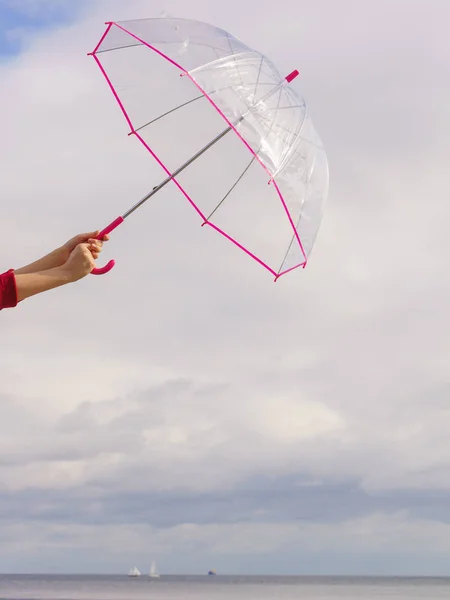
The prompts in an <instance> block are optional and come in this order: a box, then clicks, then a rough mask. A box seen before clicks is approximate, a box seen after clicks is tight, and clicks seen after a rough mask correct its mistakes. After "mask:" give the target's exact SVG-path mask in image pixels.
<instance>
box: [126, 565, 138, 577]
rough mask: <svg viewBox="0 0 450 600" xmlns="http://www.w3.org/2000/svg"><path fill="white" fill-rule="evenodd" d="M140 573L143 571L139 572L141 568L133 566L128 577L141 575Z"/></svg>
mask: <svg viewBox="0 0 450 600" xmlns="http://www.w3.org/2000/svg"><path fill="white" fill-rule="evenodd" d="M140 574H141V573H140V572H139V569H138V568H137V567H133V568H132V569H130V571H129V572H128V577H139V575H140Z"/></svg>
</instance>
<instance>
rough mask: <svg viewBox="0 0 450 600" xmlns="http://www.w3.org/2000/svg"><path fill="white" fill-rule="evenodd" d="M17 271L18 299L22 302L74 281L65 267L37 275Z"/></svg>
mask: <svg viewBox="0 0 450 600" xmlns="http://www.w3.org/2000/svg"><path fill="white" fill-rule="evenodd" d="M20 271H21V270H19V271H15V276H16V287H17V299H18V301H19V302H20V301H21V300H24V299H25V298H29V297H30V296H34V295H35V294H40V293H41V292H46V291H47V290H51V289H53V288H56V287H59V286H61V285H65V284H66V283H70V282H71V281H73V278H72V277H71V275H70V273H69V272H68V271H67V269H64V267H55V268H54V269H48V270H46V271H38V272H37V273H23V272H20Z"/></svg>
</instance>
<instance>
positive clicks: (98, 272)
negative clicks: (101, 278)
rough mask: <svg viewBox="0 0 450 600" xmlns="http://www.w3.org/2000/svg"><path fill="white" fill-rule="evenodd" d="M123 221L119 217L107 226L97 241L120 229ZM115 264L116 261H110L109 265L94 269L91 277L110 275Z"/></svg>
mask: <svg viewBox="0 0 450 600" xmlns="http://www.w3.org/2000/svg"><path fill="white" fill-rule="evenodd" d="M123 221H124V219H123V217H117V219H114V221H113V222H112V223H110V224H109V225H107V226H106V227H105V229H102V231H100V233H99V234H98V235H97V237H96V239H97V240H102V239H103V238H104V237H105V235H107V234H108V233H110V232H111V231H113V229H115V228H116V227H118V226H119V225H120V224H121V223H123ZM115 264H116V261H115V260H110V261H109V263H107V264H106V265H105V266H104V267H96V268H95V269H92V271H91V275H104V274H105V273H108V271H111V269H112V268H113V267H114V265H115Z"/></svg>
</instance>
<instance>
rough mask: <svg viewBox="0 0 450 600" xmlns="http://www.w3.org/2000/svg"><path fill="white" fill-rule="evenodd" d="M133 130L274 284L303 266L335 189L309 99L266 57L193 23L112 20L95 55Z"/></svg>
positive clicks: (208, 220)
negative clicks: (330, 182)
mask: <svg viewBox="0 0 450 600" xmlns="http://www.w3.org/2000/svg"><path fill="white" fill-rule="evenodd" d="M91 54H92V55H93V56H94V58H95V60H96V62H97V64H98V66H99V67H100V69H101V71H102V73H103V75H104V76H105V78H106V80H107V82H108V84H109V86H110V88H111V91H112V92H113V94H114V96H115V98H116V100H117V102H118V104H119V106H120V108H121V110H122V113H123V115H124V117H125V119H126V122H127V123H128V126H129V134H130V135H134V136H135V137H136V138H137V139H138V140H139V141H140V142H141V143H142V144H143V146H144V147H145V149H146V150H147V151H148V152H149V153H150V154H151V155H152V156H153V158H154V159H155V160H156V161H157V162H158V163H159V165H160V166H161V168H162V169H163V170H164V172H165V174H166V179H165V180H164V182H163V183H162V184H161V185H160V186H156V188H154V189H153V190H152V192H151V193H150V194H148V195H147V196H146V197H145V198H143V200H142V201H140V202H139V203H138V204H137V205H136V206H135V207H133V208H132V209H131V210H129V211H127V213H124V215H122V217H119V218H118V219H116V220H115V221H114V222H113V223H112V224H111V225H110V226H109V227H108V228H106V229H105V230H104V231H103V232H101V234H104V232H105V231H111V230H112V228H114V227H115V226H117V225H118V224H119V223H121V222H122V221H123V219H124V218H126V217H127V216H129V214H131V213H132V212H133V211H134V210H135V209H136V208H137V207H138V206H141V204H142V203H143V202H144V201H145V200H147V199H148V198H149V197H150V196H152V195H153V194H154V193H156V192H157V191H158V189H160V187H162V185H165V184H166V183H168V182H169V181H173V182H174V183H175V185H176V186H177V187H178V189H179V190H180V192H181V193H182V194H184V196H185V197H186V199H187V200H188V201H189V202H190V204H191V205H192V206H193V208H194V209H195V210H196V211H197V213H198V215H199V217H200V219H201V224H202V225H204V226H208V227H211V228H213V229H214V230H215V231H217V232H218V233H220V234H221V235H223V236H224V237H225V238H227V239H228V240H230V241H231V242H233V243H234V244H235V245H236V246H237V247H238V248H240V249H241V250H243V251H244V252H245V253H246V254H247V255H249V256H250V257H251V258H253V259H254V260H256V261H257V262H258V263H259V264H260V265H262V266H263V267H265V268H266V269H267V270H268V271H269V272H270V273H272V275H274V277H275V279H278V278H279V277H280V276H281V275H283V274H285V273H287V272H289V271H291V270H292V269H295V268H297V267H304V266H305V265H306V263H307V260H308V256H309V254H310V252H311V249H312V247H313V245H314V242H315V239H316V235H317V232H318V229H319V226H320V222H321V219H322V213H323V207H324V203H325V201H326V197H327V192H328V165H327V158H326V154H325V151H324V149H323V145H322V143H321V140H320V138H319V136H318V134H317V132H316V130H315V129H314V126H313V124H312V121H311V118H310V116H309V114H308V111H307V108H306V104H305V101H304V100H303V98H302V97H301V96H300V95H299V94H298V93H297V92H296V90H295V89H294V88H293V86H292V85H291V81H292V80H293V79H294V78H295V77H296V76H297V75H298V71H293V72H292V73H291V74H289V75H288V76H287V77H282V76H281V75H280V74H279V72H278V71H277V69H276V67H275V66H274V64H273V63H272V62H271V61H270V60H269V59H268V58H267V57H265V56H264V55H263V54H261V53H260V52H257V51H255V50H253V49H251V48H250V47H248V46H246V45H245V44H244V43H242V42H241V41H240V40H238V39H237V38H235V37H234V36H232V35H231V34H229V33H228V32H226V31H224V30H223V29H219V28H217V27H214V26H212V25H209V24H206V23H200V22H197V21H192V20H187V19H172V18H161V19H142V20H134V21H122V22H115V23H112V22H111V23H107V28H106V31H105V33H104V34H103V36H102V38H101V40H100V41H99V43H98V45H97V46H96V48H95V50H94V51H93V52H92V53H91Z"/></svg>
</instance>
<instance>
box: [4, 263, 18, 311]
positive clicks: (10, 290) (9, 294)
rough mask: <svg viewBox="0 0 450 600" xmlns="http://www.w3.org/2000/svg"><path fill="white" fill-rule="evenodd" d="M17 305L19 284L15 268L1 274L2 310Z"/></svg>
mask: <svg viewBox="0 0 450 600" xmlns="http://www.w3.org/2000/svg"><path fill="white" fill-rule="evenodd" d="M14 306H17V286H16V276H15V275H14V270H13V269H10V270H9V271H7V272H6V273H3V274H2V275H0V310H2V308H14Z"/></svg>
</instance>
